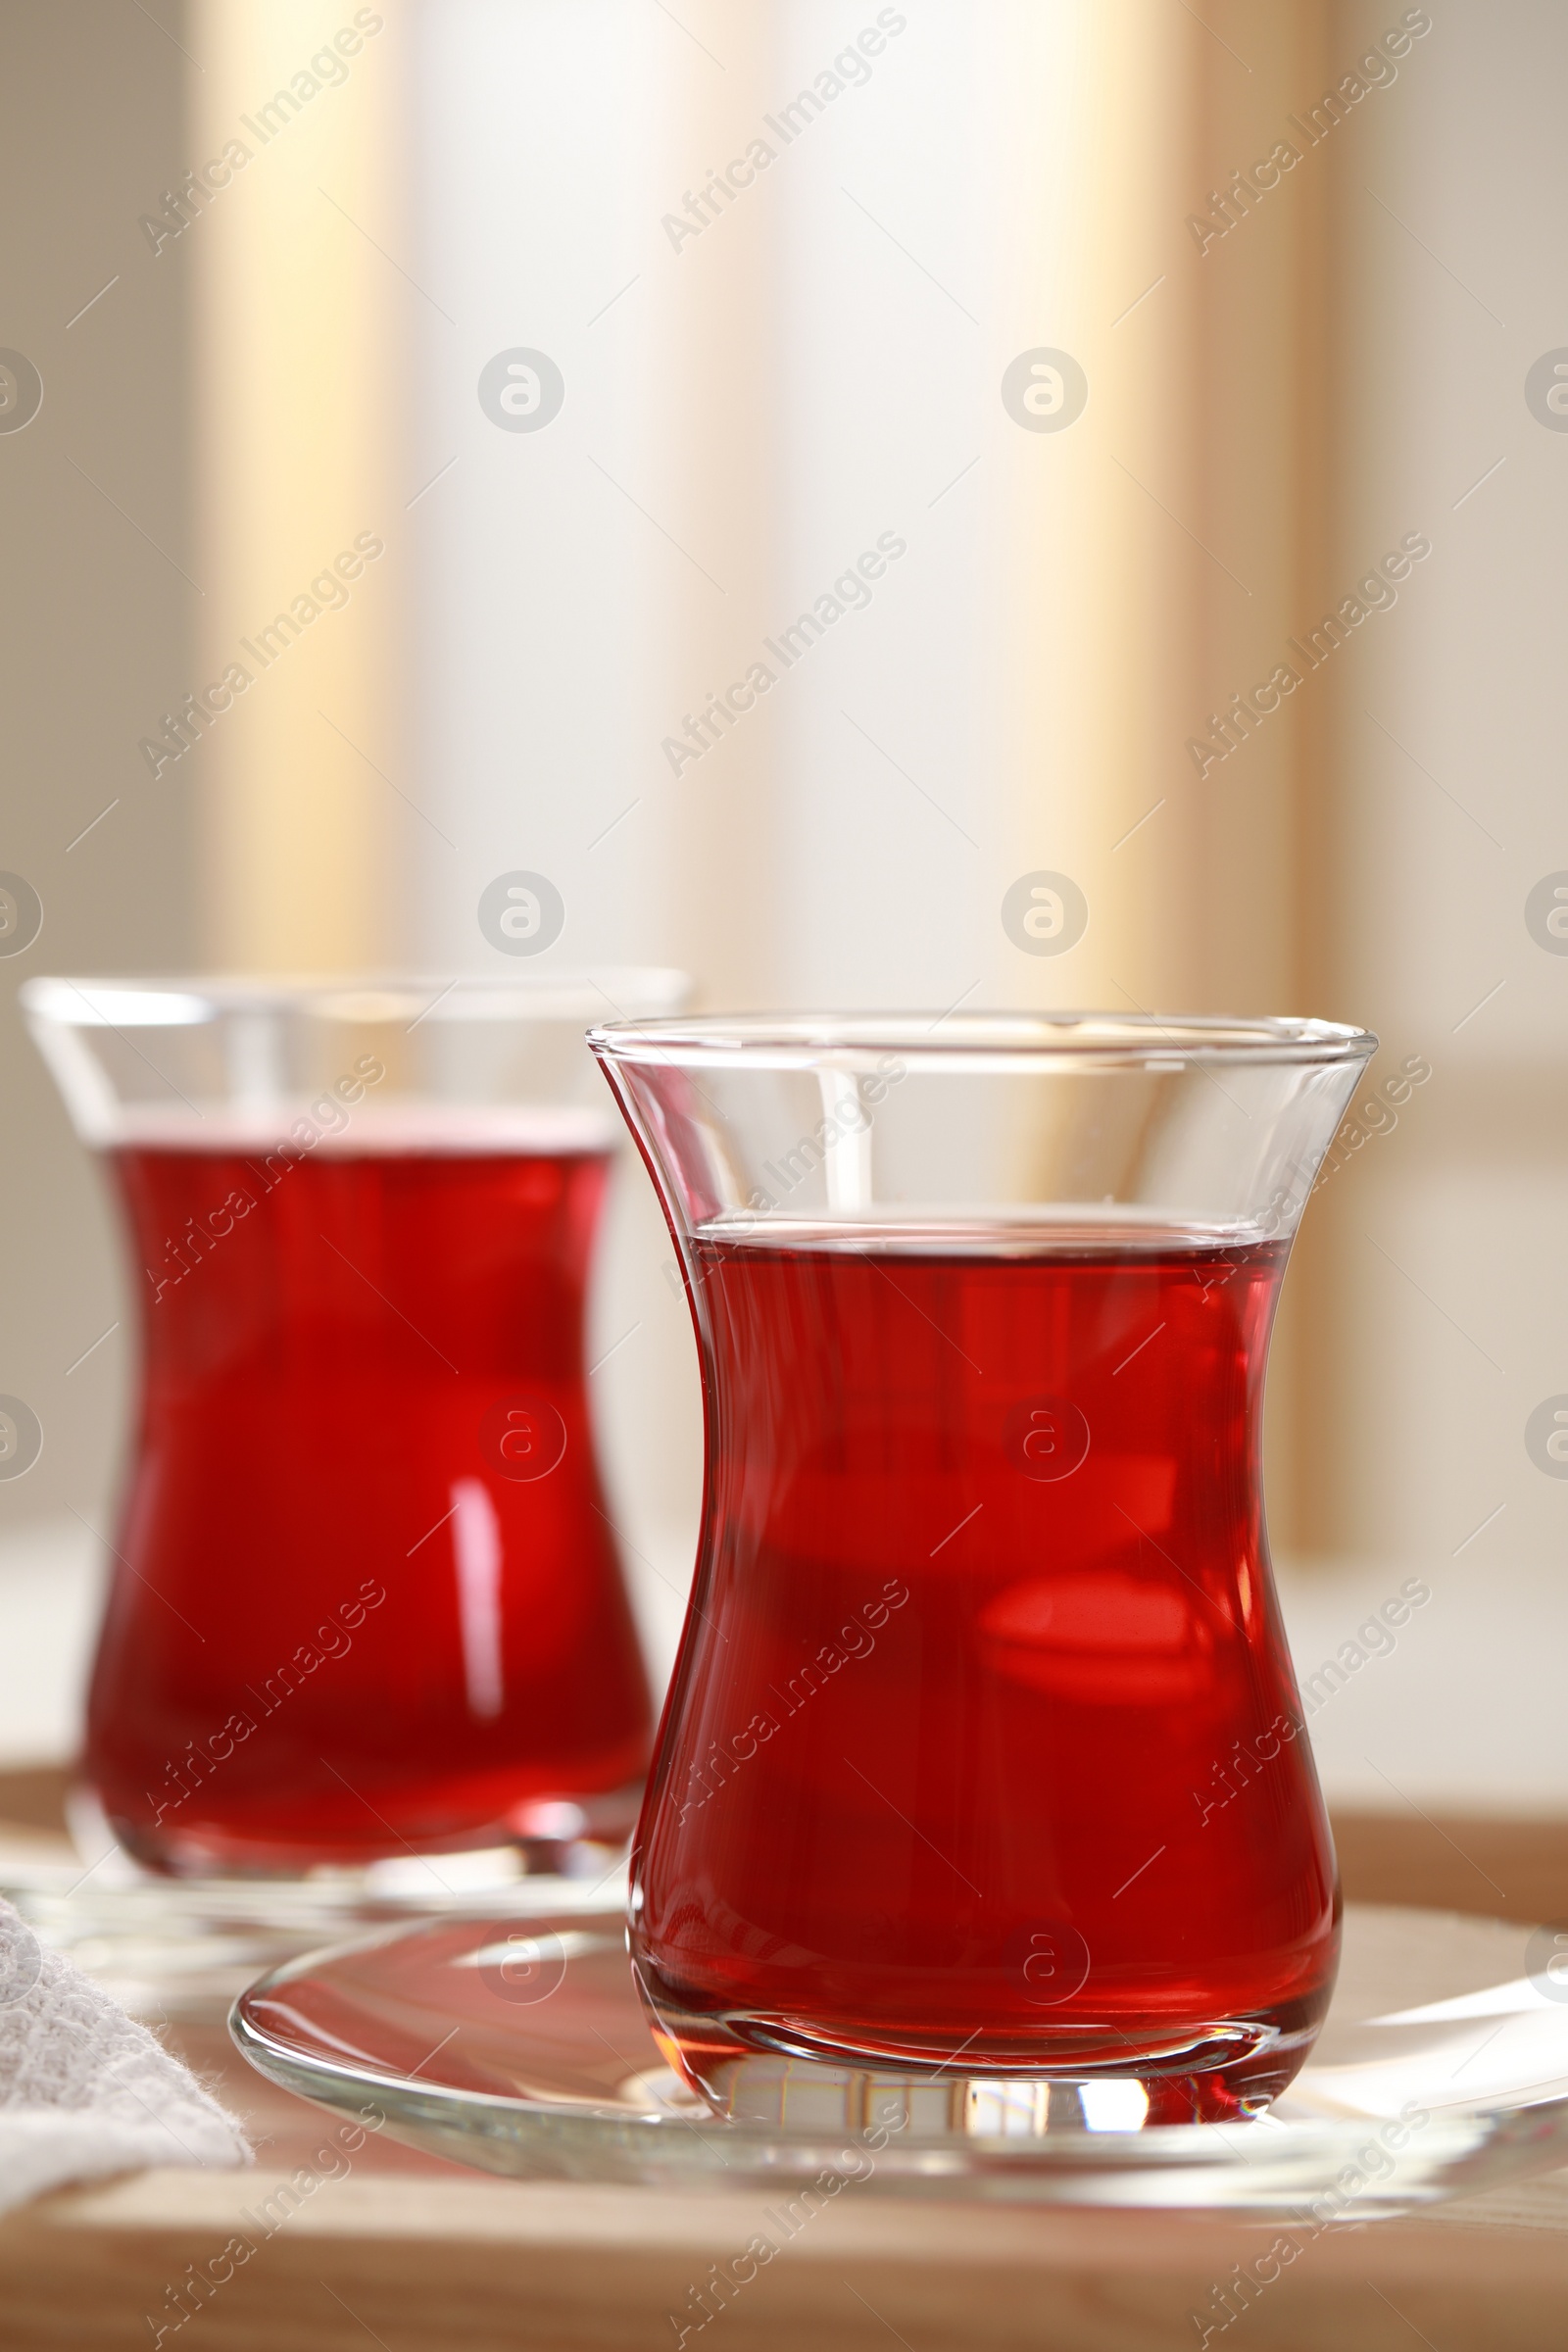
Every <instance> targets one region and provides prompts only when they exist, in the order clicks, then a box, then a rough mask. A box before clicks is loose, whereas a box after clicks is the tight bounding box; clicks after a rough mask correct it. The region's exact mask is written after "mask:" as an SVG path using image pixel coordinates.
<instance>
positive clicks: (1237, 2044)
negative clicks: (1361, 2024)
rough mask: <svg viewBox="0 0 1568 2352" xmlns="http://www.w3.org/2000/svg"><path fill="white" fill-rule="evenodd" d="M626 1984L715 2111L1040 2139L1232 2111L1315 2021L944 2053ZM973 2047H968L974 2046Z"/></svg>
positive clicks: (1296, 2060) (1209, 2025) (1298, 2054)
mask: <svg viewBox="0 0 1568 2352" xmlns="http://www.w3.org/2000/svg"><path fill="white" fill-rule="evenodd" d="M635 1973H636V1975H637V1979H638V1986H639V1989H640V1991H641V1993H642V1997H643V2003H644V2006H645V2008H646V2010H647V2013H648V2018H649V2023H650V2025H651V2027H652V2029H653V2033H654V2037H655V2039H656V2040H657V2041H658V2043H659V2045H660V2047H661V2049H662V2051H663V2053H664V2055H665V2057H666V2059H667V2061H668V2063H669V2065H670V2067H671V2068H672V2070H673V2071H674V2072H675V2073H676V2074H677V2075H678V2076H679V2077H680V2079H681V2080H682V2081H683V2082H686V2083H687V2084H689V2085H690V2087H691V2088H692V2089H693V2090H695V2091H696V2092H697V2093H698V2094H699V2096H700V2097H702V2098H703V2099H704V2100H705V2101H706V2102H707V2104H708V2106H709V2107H710V2108H711V2110H712V2112H713V2113H714V2114H715V2115H717V2116H720V2117H722V2118H723V2120H724V2121H725V2122H727V2123H734V2124H758V2125H768V2126H773V2127H780V2126H790V2127H793V2128H795V2129H798V2130H799V2129H806V2128H820V2129H822V2130H824V2131H829V2130H831V2131H838V2130H841V2129H842V2130H849V2131H864V2130H867V2129H869V2128H872V2127H877V2126H880V2127H881V2128H882V2129H883V2130H886V2131H910V2130H915V2131H946V2132H957V2133H960V2134H964V2135H972V2134H976V2133H983V2134H987V2135H995V2134H1001V2135H1002V2136H1004V2137H1008V2138H1015V2137H1022V2138H1040V2137H1043V2136H1044V2135H1045V2134H1047V2133H1048V2132H1057V2131H1142V2130H1144V2129H1145V2127H1146V2126H1153V2125H1164V2124H1189V2123H1224V2122H1227V2121H1230V2120H1236V2121H1245V2120H1247V2119H1249V2118H1250V2117H1254V2116H1258V2115H1261V2114H1262V2113H1263V2112H1264V2111H1265V2110H1266V2109H1267V2108H1268V2107H1269V2106H1270V2105H1271V2104H1272V2102H1273V2101H1274V2100H1275V2099H1276V2098H1278V2096H1279V2095H1280V2093H1281V2091H1283V2090H1284V2088H1285V2087H1286V2085H1287V2083H1289V2082H1290V2081H1291V2080H1292V2078H1293V2077H1294V2076H1295V2075H1296V2073H1297V2072H1298V2070H1299V2067H1300V2066H1301V2063H1302V2061H1303V2059H1304V2058H1305V2056H1306V2054H1307V2052H1308V2050H1309V2049H1310V2048H1311V2045H1312V2043H1313V2041H1314V2040H1315V2039H1316V2037H1317V2020H1316V2018H1314V2019H1313V2020H1312V2022H1311V2023H1310V2024H1309V2025H1305V2026H1302V2025H1300V2024H1299V2023H1298V2024H1297V2026H1296V2030H1295V2031H1290V2030H1288V2028H1286V2027H1285V2026H1283V2025H1282V2024H1281V2023H1280V2022H1277V2021H1273V2020H1269V2019H1266V2018H1257V2017H1252V2018H1215V2019H1212V2020H1203V2021H1201V2022H1198V2023H1186V2024H1183V2025H1181V2026H1179V2027H1174V2028H1170V2029H1167V2030H1166V2031H1164V2032H1159V2031H1158V2030H1154V2031H1149V2032H1145V2033H1143V2034H1128V2033H1127V2032H1126V2030H1125V2029H1123V2028H1119V2027H1115V2026H1111V2025H1109V2024H1084V2025H1081V2026H1074V2027H1064V2028H1061V2029H1060V2030H1058V2031H1056V2032H1054V2033H1053V2034H1050V2035H1049V2036H1032V2037H1031V2040H1030V2044H1029V2046H1028V2048H1027V2049H1026V2050H1025V2049H1020V2048H1019V2047H1018V2046H1017V2044H1016V2043H1014V2044H1012V2045H1011V2046H1010V2047H1009V2046H1007V2045H1006V2043H1005V2041H1004V2042H1003V2044H1002V2046H1000V2047H997V2046H987V2045H988V2043H989V2042H990V2041H991V2039H992V2037H989V2036H985V2035H983V2034H975V2035H973V2036H972V2037H971V2038H970V2039H968V2040H961V2041H960V2042H959V2043H958V2045H957V2046H956V2048H954V2049H952V2050H950V2051H948V2052H946V2053H943V2052H939V2051H936V2050H929V2049H928V2050H921V2051H917V2050H911V2049H908V2048H902V2049H901V2048H898V2047H889V2046H887V2045H883V2046H881V2047H877V2048H868V2047H865V2046H863V2045H861V2046H851V2045H850V2044H848V2043H845V2042H840V2041H836V2040H834V2039H832V2038H830V2037H827V2036H824V2035H823V2034H822V2033H821V2032H820V2030H819V2029H811V2028H807V2027H805V2026H803V2024H802V2023H801V2022H800V2021H798V2020H794V2019H791V2018H789V2017H786V2016H780V2015H762V2014H759V2013H758V2012H756V2011H729V2012H724V2013H720V2014H717V2015H714V2014H712V2013H704V2014H700V2013H697V2012H694V2011H688V2010H681V2009H678V2008H675V2007H673V2006H672V2005H671V2003H670V2001H669V2000H668V1998H667V1996H665V1995H661V1997H660V1998H659V1999H657V2000H656V1999H655V1998H654V1997H653V1996H652V1995H651V1993H650V1990H649V1987H648V1984H647V1981H646V1979H645V1977H644V1975H643V1972H642V1971H641V1970H640V1969H638V1970H636V1972H635ZM977 2045H978V2046H977Z"/></svg>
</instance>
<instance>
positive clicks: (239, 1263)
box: [24, 969, 687, 1873]
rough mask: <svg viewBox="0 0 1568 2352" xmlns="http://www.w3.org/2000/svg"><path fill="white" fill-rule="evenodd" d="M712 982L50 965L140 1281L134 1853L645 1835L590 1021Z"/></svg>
mask: <svg viewBox="0 0 1568 2352" xmlns="http://www.w3.org/2000/svg"><path fill="white" fill-rule="evenodd" d="M686 987H687V984H686V981H685V979H684V977H683V976H682V975H681V974H679V973H677V972H671V971H662V970H622V969H605V970H601V971H598V972H593V973H581V974H570V973H565V974H563V973H551V974H541V975H539V976H538V977H534V976H532V975H530V976H529V977H528V978H526V979H523V980H514V979H511V978H509V979H508V980H507V981H505V982H492V981H488V980H486V981H459V982H457V983H455V984H453V985H451V986H449V987H446V988H444V989H442V988H440V986H439V984H438V983H436V982H425V981H420V980H411V979H395V978H394V979H380V978H376V979H364V980H360V979H352V980H341V979H338V980H317V981H300V982H287V983H279V984H272V983H255V982H249V981H230V980H207V979H169V980H103V979H83V980H70V979H40V980H34V981H31V982H30V983H28V985H27V987H26V988H25V991H24V1003H25V1011H26V1015H27V1019H28V1022H29V1025H30V1027H31V1030H32V1033H33V1036H34V1037H35V1039H36V1041H37V1043H38V1045H39V1047H40V1049H41V1051H42V1053H43V1054H44V1057H45V1059H46V1061H47V1062H48V1064H49V1067H50V1069H51V1070H52V1072H53V1073H54V1076H55V1078H56V1080H57V1081H58V1083H59V1085H60V1088H61V1091H62V1093H63V1094H64V1096H65V1099H66V1102H67V1103H68V1105H69V1107H70V1110H71V1114H72V1117H73V1121H74V1124H75V1127H76V1131H77V1133H78V1135H79V1136H80V1137H81V1138H82V1140H83V1142H84V1143H86V1144H88V1145H89V1146H91V1148H92V1149H93V1150H94V1151H96V1152H101V1153H102V1154H103V1155H104V1157H105V1159H106V1161H107V1163H108V1165H109V1167H110V1169H111V1170H112V1172H113V1176H114V1180H115V1186H116V1190H117V1192H118V1194H119V1198H120V1202H121V1206H122V1208H123V1217H124V1230H125V1237H126V1247H127V1249H128V1250H129V1252H130V1255H131V1260H132V1264H133V1267H134V1269H135V1270H134V1275H133V1280H134V1284H135V1287H136V1290H137V1293H138V1295H139V1309H138V1315H139V1326H140V1339H141V1377H140V1401H139V1406H138V1410H137V1415H136V1422H135V1427H134V1432H133V1436H132V1439H131V1447H130V1460H129V1464H128V1470H127V1474H126V1477H125V1482H124V1491H123V1498H122V1503H121V1508H120V1514H119V1524H118V1530H117V1533H116V1535H115V1538H114V1545H113V1550H114V1560H113V1566H112V1575H111V1583H110V1592H109V1599H108V1605H107V1610H106V1614H105V1618H104V1624H103V1629H102V1633H101V1636H100V1640H99V1645H98V1652H97V1658H96V1663H95V1666H94V1670H93V1676H92V1685H91V1692H90V1697H89V1702H88V1713H87V1739H86V1754H85V1771H86V1777H87V1780H88V1782H89V1784H90V1786H91V1789H93V1791H94V1792H95V1793H96V1796H97V1799H98V1801H99V1802H100V1804H101V1805H102V1808H103V1811H104V1813H105V1815H106V1816H107V1818H108V1821H109V1823H110V1826H111V1827H112V1829H113V1831H114V1833H115V1836H116V1837H117V1838H119V1839H120V1841H121V1843H122V1844H123V1846H124V1847H125V1848H126V1849H127V1850H128V1851H129V1852H130V1854H132V1855H133V1856H134V1857H135V1858H136V1859H137V1860H138V1861H140V1862H142V1863H143V1864H146V1865H148V1866H151V1867H153V1868H155V1869H159V1870H163V1871H170V1872H180V1873H188V1872H200V1871H226V1872H247V1873H250V1872H258V1873H293V1872H297V1871H300V1870H302V1869H305V1868H308V1867H310V1866H312V1865H315V1864H337V1865H343V1864H352V1863H358V1862H366V1861H370V1860H373V1859H374V1858H376V1857H379V1856H384V1855H389V1854H406V1853H408V1852H410V1851H411V1850H412V1851H415V1852H418V1851H431V1850H435V1849H446V1848H454V1847H465V1846H479V1845H495V1844H502V1843H506V1842H511V1841H515V1842H517V1843H520V1844H522V1845H524V1846H527V1845H529V1844H533V1845H535V1846H536V1847H539V1846H543V1847H548V1848H552V1849H555V1848H559V1846H560V1845H561V1844H562V1843H563V1842H564V1841H569V1840H570V1839H572V1838H575V1837H579V1836H587V1837H602V1838H617V1837H620V1836H623V1835H624V1834H625V1832H626V1830H627V1829H628V1828H629V1826H630V1822H631V1819H632V1818H633V1815H634V1812H635V1805H636V1800H637V1794H638V1790H639V1787H640V1782H641V1776H642V1774H643V1772H644V1769H645V1767H646V1764H647V1759H648V1746H649V1737H650V1728H651V1707H650V1697H649V1690H648V1684H647V1679H646V1676H645V1673H644V1669H643V1663H642V1658H641V1654H640V1650H639V1646H638V1642H637V1639H636V1635H635V1631H634V1627H633V1621H632V1616H631V1611H630V1607H629V1604H628V1599H627V1594H626V1590H625V1585H624V1581H623V1576H622V1570H621V1564H620V1561H619V1558H618V1556H617V1552H616V1546H615V1541H614V1536H613V1531H612V1528H611V1525H610V1521H609V1519H608V1518H607V1516H606V1511H605V1496H604V1493H603V1490H602V1487H601V1482H600V1474H599V1470H598V1466H597V1464H596V1461H595V1455H594V1444H593V1436H592V1431H591V1426H590V1420H589V1411H588V1401H587V1395H586V1385H585V1368H584V1309H585V1300H586V1293H587V1284H588V1277H589V1270H590V1265H591V1262H592V1257H593V1251H594V1245H595V1237H596V1233H597V1230H598V1227H599V1221H600V1214H601V1210H602V1207H603V1204H604V1200H605V1193H606V1184H607V1179H608V1177H609V1174H610V1169H611V1163H612V1157H613V1152H614V1149H615V1145H616V1141H617V1135H616V1122H615V1121H614V1118H613V1112H612V1110H611V1108H610V1105H609V1104H608V1103H605V1102H604V1100H603V1095H602V1090H601V1089H600V1088H599V1086H598V1082H597V1080H596V1078H595V1075H594V1069H593V1063H592V1061H591V1059H590V1057H589V1055H588V1054H587V1051H586V1049H585V1047H584V1044H583V1031H584V1028H585V1026H586V1024H587V1023H588V1022H589V1021H590V1020H592V1019H594V1018H595V1017H603V1016H604V1014H605V1012H606V1010H607V1009H608V1008H609V1007H612V1006H613V1007H615V1008H618V1009H620V1010H622V1011H624V1012H626V1013H628V1014H635V1013H637V1012H639V1011H640V1012H641V1013H644V1014H653V1013H659V1012H669V1011H671V1010H674V1009H676V1008H678V1007H679V1005H681V1003H682V1002H683V1001H684V997H685V993H686Z"/></svg>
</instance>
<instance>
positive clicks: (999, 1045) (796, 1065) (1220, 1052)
mask: <svg viewBox="0 0 1568 2352" xmlns="http://www.w3.org/2000/svg"><path fill="white" fill-rule="evenodd" d="M588 1044H589V1047H590V1048H591V1050H592V1051H593V1053H594V1054H597V1055H598V1056H599V1058H600V1059H601V1060H603V1061H610V1062H617V1063H630V1064H634V1065H640V1066H645V1067H666V1068H667V1067H674V1068H685V1067H698V1068H701V1067H714V1066H718V1065H725V1066H728V1067H740V1068H744V1067H746V1066H747V1065H751V1066H752V1067H754V1068H773V1069H811V1068H814V1067H816V1066H818V1065H819V1064H820V1063H822V1062H824V1061H837V1060H839V1059H841V1058H848V1059H851V1060H858V1059H861V1058H863V1057H865V1056H867V1055H871V1056H875V1055H879V1054H897V1055H899V1056H901V1057H903V1056H907V1057H909V1058H911V1059H913V1060H915V1061H916V1062H919V1063H923V1064H925V1065H926V1066H927V1067H928V1068H933V1069H934V1068H937V1067H939V1066H942V1065H947V1066H948V1067H949V1068H951V1067H953V1066H955V1065H959V1066H965V1067H982V1068H984V1067H1004V1066H1005V1067H1008V1068H1011V1069H1018V1068H1024V1069H1028V1068H1049V1067H1052V1066H1058V1067H1065V1068H1091V1067H1093V1068H1110V1069H1118V1068H1120V1069H1128V1070H1143V1069H1147V1068H1150V1067H1152V1068H1154V1069H1155V1070H1158V1069H1160V1068H1162V1067H1164V1068H1175V1067H1185V1066H1186V1065H1188V1064H1190V1063H1208V1062H1220V1063H1231V1064H1236V1063H1251V1064H1263V1065H1266V1064H1279V1063H1286V1064H1291V1065H1298V1066H1300V1065H1305V1066H1311V1065H1312V1064H1323V1065H1325V1066H1335V1065H1341V1064H1344V1063H1346V1062H1351V1061H1365V1060H1368V1059H1369V1058H1370V1057H1371V1055H1372V1054H1374V1053H1375V1052H1376V1051H1377V1046H1378V1040H1377V1038H1376V1036H1375V1035H1374V1034H1373V1032H1372V1031H1371V1030H1369V1029H1357V1028H1355V1027H1353V1026H1351V1025H1350V1024H1348V1023H1347V1022H1343V1021H1321V1020H1312V1019H1306V1018H1296V1017H1291V1016H1279V1017H1267V1018H1265V1017H1251V1016H1244V1015H1230V1014H1226V1013H1152V1012H1133V1013H1123V1012H1096V1011H1084V1012H963V1013H959V1012H937V1013H930V1014H927V1013H920V1012H907V1013H890V1012H823V1013H773V1012H759V1013H735V1014H725V1013H706V1014H703V1015H701V1016H699V1017H697V1018H695V1019H691V1018H685V1017H681V1016H676V1017H673V1018H667V1019H658V1020H646V1021H639V1020H631V1021H625V1020H623V1021H607V1022H600V1023H598V1024H597V1025H596V1026H595V1027H593V1028H591V1029H590V1030H589V1031H588Z"/></svg>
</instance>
